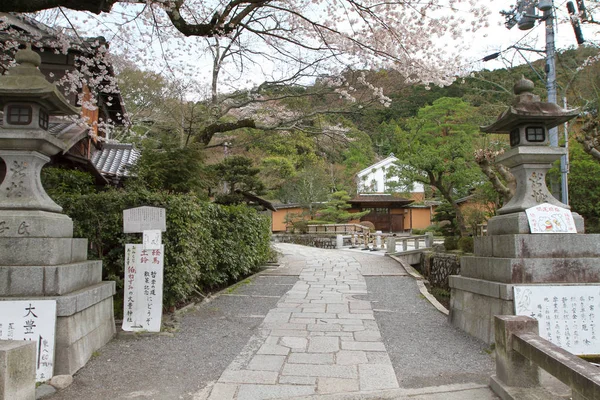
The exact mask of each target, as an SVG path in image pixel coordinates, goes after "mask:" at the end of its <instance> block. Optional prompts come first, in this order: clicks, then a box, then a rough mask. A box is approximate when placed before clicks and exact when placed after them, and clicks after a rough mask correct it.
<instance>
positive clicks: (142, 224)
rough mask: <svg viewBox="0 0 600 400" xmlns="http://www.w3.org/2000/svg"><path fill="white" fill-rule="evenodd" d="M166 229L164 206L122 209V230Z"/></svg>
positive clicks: (126, 231) (132, 231)
mask: <svg viewBox="0 0 600 400" xmlns="http://www.w3.org/2000/svg"><path fill="white" fill-rule="evenodd" d="M152 229H158V230H160V231H161V232H166V230H167V218H166V213H165V209H164V208H160V207H137V208H130V209H129V210H123V232H125V233H142V232H144V231H147V230H152Z"/></svg>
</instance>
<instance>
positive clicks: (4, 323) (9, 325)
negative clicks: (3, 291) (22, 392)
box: [0, 300, 56, 382]
mask: <svg viewBox="0 0 600 400" xmlns="http://www.w3.org/2000/svg"><path fill="white" fill-rule="evenodd" d="M55 332H56V300H15V301H4V300H3V301H0V340H31V341H33V342H36V343H37V346H36V355H35V365H36V373H35V379H36V381H37V382H45V381H47V380H48V379H50V378H52V375H53V374H54V340H55V339H54V337H55Z"/></svg>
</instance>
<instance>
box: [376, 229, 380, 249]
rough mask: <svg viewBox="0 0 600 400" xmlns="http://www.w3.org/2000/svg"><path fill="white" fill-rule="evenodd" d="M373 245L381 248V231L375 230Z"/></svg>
mask: <svg viewBox="0 0 600 400" xmlns="http://www.w3.org/2000/svg"><path fill="white" fill-rule="evenodd" d="M375 245H376V246H377V248H378V249H380V248H381V231H377V232H375Z"/></svg>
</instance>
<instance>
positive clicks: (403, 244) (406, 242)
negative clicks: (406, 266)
mask: <svg viewBox="0 0 600 400" xmlns="http://www.w3.org/2000/svg"><path fill="white" fill-rule="evenodd" d="M407 250H408V239H402V251H407Z"/></svg>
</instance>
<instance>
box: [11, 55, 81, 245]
mask: <svg viewBox="0 0 600 400" xmlns="http://www.w3.org/2000/svg"><path fill="white" fill-rule="evenodd" d="M15 61H16V62H17V66H15V67H14V68H11V69H10V70H9V72H8V73H7V74H6V75H4V76H0V107H2V108H3V110H4V124H3V126H2V129H1V130H0V132H1V134H0V158H2V159H3V160H4V163H5V169H6V176H5V178H4V181H3V182H2V184H1V185H0V210H1V212H2V214H1V215H2V221H3V222H4V223H3V225H2V226H0V236H12V237H19V236H50V235H51V236H54V237H57V236H58V237H70V236H72V234H73V224H72V222H71V220H70V218H68V217H67V216H66V215H63V214H57V213H60V212H61V211H62V208H61V207H60V206H59V205H57V204H56V203H55V202H54V201H53V200H52V199H51V198H50V197H49V196H48V195H47V194H46V191H45V190H44V188H43V187H42V184H41V182H40V172H41V169H42V167H43V166H44V165H45V164H46V163H47V162H48V161H50V158H49V157H50V156H53V155H55V154H57V153H59V152H62V151H66V150H67V149H66V144H65V143H63V142H62V141H60V140H58V139H57V138H56V137H55V136H53V135H51V134H50V133H49V132H48V124H49V118H50V116H51V115H75V114H77V115H78V114H79V109H78V108H76V107H73V106H71V105H70V104H69V103H68V102H67V100H66V99H65V98H64V97H63V95H62V94H61V93H60V92H59V90H58V89H57V88H56V86H54V85H53V84H51V83H50V82H48V81H47V80H46V78H45V77H44V75H43V74H42V73H41V72H40V70H39V69H38V67H39V65H40V63H41V59H40V56H39V55H38V54H37V53H35V52H34V51H32V50H31V49H29V48H28V49H26V50H20V51H18V52H17V54H16V56H15ZM23 221H26V222H23Z"/></svg>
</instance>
